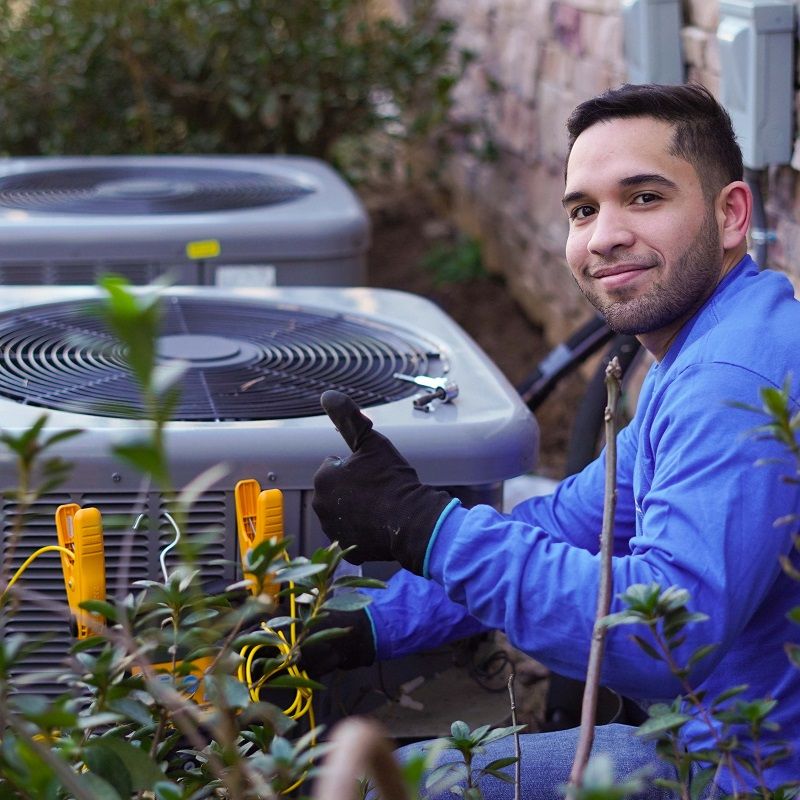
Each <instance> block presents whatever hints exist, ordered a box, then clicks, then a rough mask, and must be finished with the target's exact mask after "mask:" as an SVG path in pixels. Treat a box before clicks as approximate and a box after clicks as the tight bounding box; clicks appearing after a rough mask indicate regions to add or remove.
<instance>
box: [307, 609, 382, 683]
mask: <svg viewBox="0 0 800 800" xmlns="http://www.w3.org/2000/svg"><path fill="white" fill-rule="evenodd" d="M329 628H347V633H345V634H343V635H342V636H336V637H335V638H332V639H321V640H319V641H317V642H311V644H306V645H303V646H302V647H301V648H300V660H299V661H298V662H297V666H298V668H299V669H302V670H305V671H306V672H307V673H308V675H309V677H311V678H319V677H320V676H321V675H326V674H327V673H328V672H333V671H334V670H335V669H355V668H356V667H368V666H369V665H370V664H372V662H373V661H375V639H374V637H373V635H372V625H371V624H370V621H369V616H368V615H367V612H366V611H364V610H363V609H359V610H358V611H328V612H327V616H326V617H325V619H324V620H322V621H321V622H320V623H319V625H315V626H314V627H313V628H312V629H311V631H310V633H317V632H318V631H325V630H328V629H329Z"/></svg>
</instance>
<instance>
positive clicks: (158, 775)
mask: <svg viewBox="0 0 800 800" xmlns="http://www.w3.org/2000/svg"><path fill="white" fill-rule="evenodd" d="M92 745H93V746H94V747H96V748H101V749H104V750H106V751H107V752H109V753H113V754H114V755H115V756H117V757H118V758H119V759H120V760H121V761H122V762H123V763H124V764H125V768H126V770H127V771H128V772H129V774H130V779H131V783H132V786H133V788H134V790H136V791H139V792H144V791H150V790H151V789H152V788H153V787H154V786H155V785H156V784H157V783H159V782H160V781H164V780H165V779H166V776H165V775H164V773H163V772H162V771H161V769H160V768H159V767H158V765H157V764H156V763H155V762H154V761H153V759H152V758H150V756H149V754H148V753H146V752H144V750H142V749H141V748H140V747H134V746H133V745H132V744H131V743H130V742H126V741H124V740H122V739H118V738H116V737H113V736H106V737H104V738H101V739H95V740H93V741H92ZM120 794H122V792H120ZM123 796H124V795H123Z"/></svg>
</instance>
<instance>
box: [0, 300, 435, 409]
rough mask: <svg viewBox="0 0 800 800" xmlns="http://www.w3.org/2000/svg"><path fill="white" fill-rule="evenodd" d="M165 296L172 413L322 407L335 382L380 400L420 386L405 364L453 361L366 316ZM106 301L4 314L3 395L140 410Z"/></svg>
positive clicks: (30, 401)
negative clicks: (103, 307)
mask: <svg viewBox="0 0 800 800" xmlns="http://www.w3.org/2000/svg"><path fill="white" fill-rule="evenodd" d="M163 302H164V307H163V311H164V313H163V320H162V335H161V338H160V340H159V343H158V351H159V353H160V356H159V357H160V359H161V360H162V361H169V360H172V359H174V358H180V359H182V360H184V361H185V362H186V363H188V365H189V367H188V370H187V372H186V374H185V375H184V376H183V377H182V379H181V396H180V399H179V401H178V404H177V407H176V409H175V411H174V413H173V414H172V419H174V420H197V421H222V420H259V419H287V418H293V417H309V416H315V415H319V414H321V413H322V411H321V409H320V405H319V396H320V394H321V393H322V392H323V391H325V390H326V389H338V390H339V391H342V392H346V393H347V394H349V395H350V396H351V397H352V398H353V399H354V400H355V401H356V402H357V403H358V404H359V405H361V406H362V407H369V406H375V405H380V404H383V403H387V402H391V401H394V400H400V399H403V398H405V397H410V396H411V395H413V394H416V393H417V392H418V391H419V387H416V386H415V385H414V384H412V383H409V382H407V381H403V380H399V379H397V378H395V377H394V375H395V374H396V373H401V374H405V375H414V376H417V375H430V376H434V377H437V376H440V375H442V374H443V373H444V372H445V371H446V364H445V361H444V359H443V358H442V356H441V354H440V353H439V352H438V351H437V350H436V348H435V347H434V346H433V345H431V344H430V343H428V342H425V341H424V340H422V339H418V338H415V337H412V336H409V335H407V334H405V332H399V331H396V330H394V329H393V328H390V327H388V326H383V325H381V324H379V323H376V322H373V321H371V320H369V319H366V318H361V317H355V316H351V315H343V314H337V313H327V312H326V311H324V310H319V309H313V310H312V309H308V308H302V307H296V306H288V305H285V304H265V303H254V302H251V301H240V300H227V299H225V300H220V299H216V298H196V297H188V296H175V295H172V296H167V297H165V298H164V301H163ZM96 310H97V301H82V302H63V303H53V304H49V305H43V306H34V307H31V308H24V309H20V310H16V311H13V312H8V313H6V314H2V315H0V352H2V353H3V355H4V357H3V359H2V361H0V395H2V396H5V397H8V398H11V399H13V400H16V401H18V402H20V403H23V404H27V405H33V406H41V407H43V408H50V409H57V410H61V411H71V412H77V413H81V414H92V415H97V416H105V417H122V418H130V417H132V416H141V414H142V404H141V398H140V393H139V390H138V387H137V385H136V383H135V381H134V379H133V376H132V374H131V372H130V370H129V368H128V366H127V363H126V358H125V351H124V348H123V347H122V345H121V344H120V343H119V341H118V340H116V339H115V337H114V336H113V335H112V334H111V333H110V332H109V330H108V328H107V326H106V325H105V323H104V322H102V321H101V320H100V319H99V318H98V317H97V316H96V313H93V312H96Z"/></svg>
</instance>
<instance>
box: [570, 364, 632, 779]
mask: <svg viewBox="0 0 800 800" xmlns="http://www.w3.org/2000/svg"><path fill="white" fill-rule="evenodd" d="M621 376H622V370H621V369H620V366H619V360H618V359H617V358H616V357H614V358H612V359H611V362H610V363H609V365H608V366H607V367H606V396H607V398H608V400H607V404H606V410H605V423H606V426H605V430H606V483H605V495H604V497H603V530H602V532H601V534H600V585H599V587H598V591H597V612H596V615H595V622H594V629H593V631H592V646H591V649H590V651H589V665H588V667H587V669H586V688H585V689H584V692H583V705H582V707H581V731H580V736H579V739H578V747H577V749H576V751H575V760H574V761H573V762H572V771H571V772H570V776H569V783H570V786H571V787H574V788H580V787H581V786H582V785H583V773H584V771H585V770H586V765H587V764H588V763H589V755H590V754H591V752H592V744H593V743H594V724H595V718H596V715H597V696H598V693H599V689H600V666H601V664H602V661H603V650H604V648H605V631H606V629H605V627H604V626H602V625H600V620H601V619H602V618H603V617H605V616H607V615H608V611H609V608H610V607H611V588H612V579H611V554H612V549H613V548H612V542H613V533H614V512H615V510H616V506H617V427H618V426H617V420H618V411H619V399H620V378H621Z"/></svg>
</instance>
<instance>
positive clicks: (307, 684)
mask: <svg viewBox="0 0 800 800" xmlns="http://www.w3.org/2000/svg"><path fill="white" fill-rule="evenodd" d="M267 686H269V687H272V688H274V689H314V690H315V691H318V692H323V691H325V685H324V684H322V683H320V682H319V681H315V680H312V679H311V678H302V677H300V676H294V675H278V677H277V678H273V679H272V680H270V681H268V682H267Z"/></svg>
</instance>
